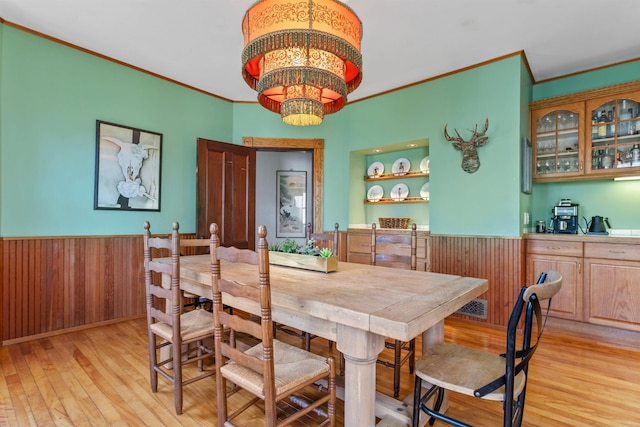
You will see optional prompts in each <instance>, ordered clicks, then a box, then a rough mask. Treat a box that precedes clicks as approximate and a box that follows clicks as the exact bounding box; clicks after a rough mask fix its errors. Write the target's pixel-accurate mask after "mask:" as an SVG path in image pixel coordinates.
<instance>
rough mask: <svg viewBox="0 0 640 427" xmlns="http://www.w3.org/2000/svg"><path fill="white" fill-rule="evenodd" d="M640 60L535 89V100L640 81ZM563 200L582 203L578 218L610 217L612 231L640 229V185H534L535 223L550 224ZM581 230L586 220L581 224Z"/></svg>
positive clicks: (614, 183)
mask: <svg viewBox="0 0 640 427" xmlns="http://www.w3.org/2000/svg"><path fill="white" fill-rule="evenodd" d="M638 78H640V60H638V61H633V62H630V63H627V64H622V65H619V66H616V67H609V68H603V69H600V70H597V71H593V72H590V73H583V74H580V75H577V76H573V77H567V78H563V79H557V80H552V81H549V82H546V83H541V84H537V85H534V87H533V99H534V100H538V99H543V98H551V97H555V96H561V95H566V94H569V93H575V92H580V91H584V90H589V89H594V88H598V87H603V86H610V85H613V84H618V83H624V82H628V81H634V80H638ZM561 198H570V199H572V200H573V201H574V202H575V203H579V204H580V207H579V215H580V217H582V216H584V217H586V218H587V219H589V220H590V219H591V217H592V216H594V215H602V216H607V217H609V219H610V222H611V226H612V228H620V229H640V181H625V182H614V181H613V180H612V179H608V180H597V181H585V182H565V183H549V184H534V185H533V219H534V220H541V219H544V220H547V223H548V220H549V218H550V217H551V209H552V207H553V206H554V205H556V204H557V203H558V202H559V201H560V199H561ZM580 225H581V226H582V227H584V226H585V222H584V220H581V221H580Z"/></svg>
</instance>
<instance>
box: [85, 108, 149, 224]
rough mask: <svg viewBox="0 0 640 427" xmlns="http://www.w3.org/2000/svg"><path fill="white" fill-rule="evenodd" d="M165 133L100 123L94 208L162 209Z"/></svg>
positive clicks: (97, 142) (98, 128)
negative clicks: (163, 141) (161, 181)
mask: <svg viewBox="0 0 640 427" xmlns="http://www.w3.org/2000/svg"><path fill="white" fill-rule="evenodd" d="M161 160H162V134H161V133H157V132H151V131H146V130H142V129H136V128H132V127H128V126H122V125H117V124H114V123H107V122H103V121H100V120H96V171H95V172H96V175H95V191H94V202H93V208H94V209H117V210H137V211H159V210H160V177H161V173H160V172H161V166H162V161H161Z"/></svg>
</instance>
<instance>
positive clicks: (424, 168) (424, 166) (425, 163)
mask: <svg viewBox="0 0 640 427" xmlns="http://www.w3.org/2000/svg"><path fill="white" fill-rule="evenodd" d="M420 171H421V172H422V173H429V156H427V157H425V158H424V159H422V161H421V162H420Z"/></svg>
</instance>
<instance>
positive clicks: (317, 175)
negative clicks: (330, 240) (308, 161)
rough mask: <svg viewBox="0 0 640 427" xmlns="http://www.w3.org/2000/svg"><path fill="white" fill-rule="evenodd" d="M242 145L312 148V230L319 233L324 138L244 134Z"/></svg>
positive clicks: (320, 230)
mask: <svg viewBox="0 0 640 427" xmlns="http://www.w3.org/2000/svg"><path fill="white" fill-rule="evenodd" d="M242 145H244V146H246V147H252V148H255V149H264V150H292V151H293V150H313V232H314V233H321V232H322V231H323V228H322V206H323V205H322V202H323V196H322V189H323V184H324V139H321V138H317V139H302V138H258V137H253V136H245V137H243V138H242Z"/></svg>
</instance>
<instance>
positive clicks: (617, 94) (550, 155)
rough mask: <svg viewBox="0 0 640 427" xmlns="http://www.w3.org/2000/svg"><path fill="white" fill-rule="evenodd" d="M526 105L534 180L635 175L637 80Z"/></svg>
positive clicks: (639, 107) (639, 120) (638, 154)
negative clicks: (527, 106)
mask: <svg viewBox="0 0 640 427" xmlns="http://www.w3.org/2000/svg"><path fill="white" fill-rule="evenodd" d="M529 107H530V109H531V140H532V146H533V165H532V170H533V174H532V175H533V181H534V182H554V181H576V180H583V179H610V178H616V177H625V176H640V80H636V81H632V82H627V83H621V84H618V85H613V86H606V87H602V88H597V89H591V90H588V91H584V92H579V93H573V94H568V95H563V96H559V97H556V98H547V99H540V100H538V101H534V102H532V103H531V104H529Z"/></svg>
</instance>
